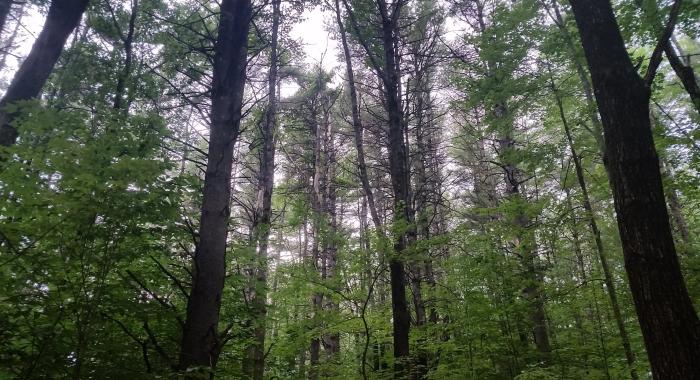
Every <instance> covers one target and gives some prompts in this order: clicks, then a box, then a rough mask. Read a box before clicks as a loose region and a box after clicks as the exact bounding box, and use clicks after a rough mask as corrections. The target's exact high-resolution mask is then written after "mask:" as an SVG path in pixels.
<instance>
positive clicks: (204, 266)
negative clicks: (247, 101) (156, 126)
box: [179, 0, 252, 370]
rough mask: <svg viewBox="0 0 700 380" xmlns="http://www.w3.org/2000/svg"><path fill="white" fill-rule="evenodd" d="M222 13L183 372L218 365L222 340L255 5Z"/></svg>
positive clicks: (236, 2)
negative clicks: (234, 179)
mask: <svg viewBox="0 0 700 380" xmlns="http://www.w3.org/2000/svg"><path fill="white" fill-rule="evenodd" d="M220 13H221V16H220V19H219V27H218V37H217V40H216V45H215V47H214V50H215V56H214V65H213V66H214V74H213V77H212V89H211V102H212V103H211V114H210V118H211V122H210V131H209V149H208V154H207V170H206V175H205V178H204V189H203V197H202V213H201V217H200V224H199V240H198V242H197V249H196V252H195V257H194V268H193V272H194V278H193V281H194V283H193V286H192V291H191V294H190V295H189V298H188V300H187V316H186V319H185V323H184V326H183V330H182V342H181V346H180V359H179V367H180V368H181V369H182V370H187V369H188V368H190V367H200V368H205V369H213V368H214V367H215V366H216V362H217V359H218V357H219V354H220V350H221V344H222V340H221V338H222V337H221V335H220V333H219V330H218V325H219V311H220V308H221V301H222V299H221V297H222V292H223V289H224V281H225V277H226V260H225V258H226V238H227V235H228V218H229V202H230V194H231V166H232V163H233V146H234V144H235V143H236V139H237V137H238V133H239V127H240V123H241V112H242V107H243V88H244V85H245V75H246V66H247V63H248V58H247V57H248V26H249V24H250V21H251V17H252V6H251V3H250V1H249V0H225V1H223V2H222V3H221V8H220Z"/></svg>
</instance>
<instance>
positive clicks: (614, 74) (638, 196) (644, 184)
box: [571, 0, 700, 379]
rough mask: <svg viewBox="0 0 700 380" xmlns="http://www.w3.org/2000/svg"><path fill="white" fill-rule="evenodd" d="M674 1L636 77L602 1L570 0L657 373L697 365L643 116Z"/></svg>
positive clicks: (677, 373)
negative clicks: (646, 65)
mask: <svg viewBox="0 0 700 380" xmlns="http://www.w3.org/2000/svg"><path fill="white" fill-rule="evenodd" d="M679 5H680V2H676V3H675V4H674V6H673V8H672V10H671V14H670V16H669V21H668V24H667V26H666V28H665V29H664V32H663V34H662V35H661V36H660V38H659V42H658V44H657V46H656V48H655V50H654V52H653V55H652V57H651V61H650V63H649V68H648V71H647V74H646V75H645V78H642V77H640V76H639V75H638V74H637V72H636V69H635V67H634V65H633V64H632V62H631V60H630V58H629V55H628V54H627V51H626V49H625V44H624V42H623V40H622V36H621V35H620V31H619V28H618V26H617V22H616V20H615V16H614V14H613V11H612V7H611V5H610V2H609V1H606V0H596V1H573V0H572V1H571V6H572V10H573V13H574V16H575V17H576V23H577V24H578V27H579V33H580V35H581V42H582V45H583V50H584V52H585V54H586V60H587V61H588V67H589V70H590V72H591V77H592V81H593V87H594V89H595V96H596V101H597V103H598V110H599V112H600V115H601V120H602V123H603V127H604V133H605V155H606V157H605V159H606V161H607V167H608V169H609V174H610V185H611V187H612V189H613V195H614V199H615V209H616V211H617V221H618V227H619V229H620V238H621V239H622V247H623V252H624V255H625V268H626V269H627V275H628V277H629V282H630V288H631V289H632V295H633V297H634V302H635V307H636V309H637V315H638V317H639V322H640V325H641V328H642V332H643V334H644V342H645V344H646V347H647V354H648V355H649V361H650V363H651V367H652V372H653V373H654V377H655V378H657V379H678V378H692V377H693V376H696V374H697V373H700V367H699V366H700V364H699V363H700V360H699V359H700V349H698V347H700V346H699V345H698V340H699V339H700V331H699V326H700V322H699V321H698V317H697V314H696V313H695V310H694V308H693V304H692V302H691V300H690V297H689V295H688V290H687V289H686V286H685V283H684V281H683V275H682V274H681V270H680V266H679V263H678V257H677V255H676V250H675V247H674V242H673V236H672V233H671V227H670V224H669V218H668V212H667V210H666V204H665V201H664V195H663V187H662V184H661V173H660V169H659V160H658V156H657V154H656V149H655V147H654V140H653V137H652V133H651V125H650V121H649V97H650V95H651V94H650V90H649V86H650V84H651V81H652V80H653V78H654V76H655V74H656V70H657V68H658V64H659V60H660V54H661V52H662V50H663V47H664V46H665V45H666V44H667V43H668V42H667V40H668V38H669V37H670V33H671V32H672V30H673V27H674V23H675V19H676V17H677V12H678V7H679ZM603 46H605V47H606V48H605V50H603V49H602V47H603Z"/></svg>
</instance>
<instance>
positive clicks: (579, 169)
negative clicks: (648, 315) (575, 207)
mask: <svg viewBox="0 0 700 380" xmlns="http://www.w3.org/2000/svg"><path fill="white" fill-rule="evenodd" d="M552 87H553V88H552V90H553V91H554V96H555V98H556V102H557V107H558V108H559V116H560V118H561V121H562V125H563V126H564V133H565V134H566V141H567V143H568V145H569V150H570V151H571V159H572V160H573V162H574V169H575V171H576V179H577V181H578V184H579V187H580V188H581V195H582V196H583V209H584V211H585V212H586V219H588V226H589V227H590V229H591V234H593V238H594V240H595V247H596V252H598V259H599V260H600V266H601V267H602V269H603V277H604V281H605V287H606V290H607V292H608V297H609V298H610V306H611V307H612V311H613V317H614V318H615V323H616V324H617V330H618V332H619V333H620V340H622V347H623V348H624V351H625V358H626V359H627V367H628V369H629V371H630V378H631V379H632V380H637V379H638V378H639V376H638V375H637V369H636V368H635V366H634V362H635V355H634V352H633V351H632V345H631V344H630V338H629V335H628V334H627V328H626V327H625V321H624V319H623V318H622V312H621V311H620V304H619V302H618V301H617V290H616V287H617V285H615V280H614V278H613V274H612V271H611V270H610V265H609V264H608V255H607V253H606V252H605V247H604V246H603V239H602V238H601V236H600V229H599V228H598V222H597V221H596V218H595V214H594V213H593V207H592V205H591V198H590V196H589V195H588V187H587V186H586V180H585V178H584V174H583V173H584V171H583V166H582V165H581V157H579V155H578V153H577V152H576V148H575V147H574V140H573V138H572V137H571V130H570V128H569V123H568V121H567V119H566V115H565V114H564V105H563V104H562V101H561V98H560V97H559V94H558V92H557V89H556V88H554V82H552Z"/></svg>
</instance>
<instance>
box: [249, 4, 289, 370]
mask: <svg viewBox="0 0 700 380" xmlns="http://www.w3.org/2000/svg"><path fill="white" fill-rule="evenodd" d="M280 3H281V1H280V0H273V1H272V33H271V37H270V70H269V72H268V76H267V99H268V100H267V107H266V109H265V115H264V117H263V120H262V123H261V127H260V133H261V135H262V148H261V152H260V165H259V168H258V184H257V191H256V192H257V194H256V198H255V205H254V207H255V209H254V210H253V221H252V226H251V231H252V238H253V244H254V245H255V246H256V247H257V250H256V254H257V258H256V260H255V262H254V264H253V268H252V271H251V273H250V277H251V280H252V281H251V282H252V284H253V286H252V291H251V292H250V300H249V303H250V305H251V308H252V323H251V325H252V326H253V341H254V342H253V344H251V345H250V346H249V347H248V348H247V354H246V356H245V357H244V359H243V371H244V372H245V374H246V375H247V376H248V377H249V378H251V379H254V380H261V379H262V378H263V374H264V372H265V351H264V349H265V331H266V329H265V316H266V313H267V311H266V302H267V265H268V264H267V247H268V240H269V236H270V227H271V226H270V222H271V220H272V189H273V187H274V179H275V128H276V125H277V108H278V107H277V81H278V70H279V69H278V67H279V56H278V53H277V45H278V35H279V26H280V12H281V10H280Z"/></svg>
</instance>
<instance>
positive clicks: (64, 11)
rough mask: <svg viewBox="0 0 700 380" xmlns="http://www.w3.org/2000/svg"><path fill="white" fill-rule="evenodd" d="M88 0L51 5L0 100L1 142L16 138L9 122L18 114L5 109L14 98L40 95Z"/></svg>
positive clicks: (58, 1) (65, 0) (64, 0)
mask: <svg viewBox="0 0 700 380" xmlns="http://www.w3.org/2000/svg"><path fill="white" fill-rule="evenodd" d="M87 5H88V0H54V1H53V2H51V6H50V7H49V13H48V15H47V16H46V22H45V23H44V28H43V29H42V30H41V33H39V36H38V37H37V39H36V41H35V42H34V45H33V46H32V50H31V51H30V52H29V55H28V56H27V58H26V59H25V60H24V62H22V65H20V67H19V70H17V73H15V76H14V78H12V82H11V83H10V87H9V88H8V89H7V92H6V93H5V96H4V97H3V98H2V100H0V145H3V146H10V145H13V144H14V143H15V141H16V140H17V136H18V133H17V129H15V127H13V126H12V125H10V123H12V120H13V118H14V117H15V115H13V114H11V113H7V112H5V107H6V106H7V105H9V104H12V103H14V102H18V101H22V100H30V99H33V98H36V97H38V96H39V93H40V92H41V88H42V87H44V84H45V83H46V80H47V79H48V78H49V75H50V74H51V71H52V70H53V67H54V66H55V65H56V62H57V61H58V58H59V57H60V55H61V51H62V50H63V46H64V44H65V43H66V40H67V39H68V36H69V35H70V34H71V33H72V32H73V30H74V29H75V27H76V26H77V25H78V23H79V22H80V18H81V17H82V15H83V13H84V12H85V8H87Z"/></svg>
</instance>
